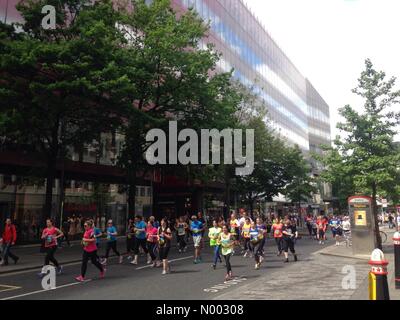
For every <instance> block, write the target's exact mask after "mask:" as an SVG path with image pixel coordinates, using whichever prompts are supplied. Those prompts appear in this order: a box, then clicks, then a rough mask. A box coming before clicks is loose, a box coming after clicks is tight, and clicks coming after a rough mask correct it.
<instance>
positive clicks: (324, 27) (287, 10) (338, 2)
mask: <svg viewBox="0 0 400 320" xmlns="http://www.w3.org/2000/svg"><path fill="white" fill-rule="evenodd" d="M244 2H245V3H246V4H247V6H248V7H249V8H250V9H251V10H252V11H253V13H254V14H255V16H257V17H258V18H259V20H260V21H261V22H262V23H263V24H264V26H265V28H266V29H267V31H268V32H269V33H270V35H271V36H272V38H273V39H274V40H275V41H276V42H277V44H278V45H279V46H280V48H281V49H282V50H283V51H284V52H285V53H286V54H287V56H288V57H289V58H290V60H291V61H292V62H293V63H294V64H295V66H296V67H297V68H298V69H299V70H300V72H301V73H302V74H303V75H304V76H306V77H307V78H308V79H309V80H310V81H311V83H312V84H313V85H314V87H315V88H316V89H317V90H318V92H319V93H320V94H321V96H322V97H323V98H324V100H325V101H326V102H327V103H328V105H329V106H330V113H331V128H332V137H334V136H335V135H336V134H338V133H339V131H338V130H337V129H336V123H337V122H338V121H340V120H341V118H340V116H339V114H338V109H339V108H341V107H343V106H345V105H346V104H350V105H351V106H352V107H354V108H356V109H358V110H360V109H361V107H362V100H360V99H359V98H358V96H356V95H355V94H353V93H352V92H351V89H353V88H355V87H356V86H357V79H358V78H359V76H360V74H361V72H362V71H363V69H364V61H365V59H366V58H370V59H371V61H372V63H373V64H374V66H375V67H376V69H377V70H383V71H385V72H386V74H387V75H388V76H395V77H397V78H400V40H399V31H400V17H399V13H400V1H399V0H244ZM397 88H398V89H400V79H398V81H397ZM397 108H400V105H399V106H397ZM396 140H400V131H399V135H398V136H397V137H396Z"/></svg>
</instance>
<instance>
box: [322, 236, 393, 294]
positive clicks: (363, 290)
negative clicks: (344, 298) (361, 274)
mask: <svg viewBox="0 0 400 320" xmlns="http://www.w3.org/2000/svg"><path fill="white" fill-rule="evenodd" d="M383 231H385V232H386V233H387V235H388V240H387V243H385V244H383V253H384V255H385V259H386V260H388V261H389V265H388V273H389V274H388V285H389V294H390V299H391V300H400V290H396V289H395V282H394V277H395V274H394V249H393V240H392V238H393V234H394V232H395V230H394V229H387V228H385V229H384V230H383ZM318 253H319V254H321V255H324V256H332V257H341V258H349V259H354V260H357V261H360V260H361V261H364V262H365V264H366V265H368V261H369V259H370V255H353V253H352V248H351V247H346V246H345V245H341V246H334V245H333V246H329V247H326V248H324V249H322V250H320V251H318ZM371 253H372V252H371ZM357 286H358V285H357ZM368 299H369V296H368V273H366V274H365V279H364V280H363V281H362V283H361V284H360V285H359V286H358V288H357V290H356V291H355V292H354V294H353V295H352V297H351V300H368Z"/></svg>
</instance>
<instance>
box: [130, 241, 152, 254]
mask: <svg viewBox="0 0 400 320" xmlns="http://www.w3.org/2000/svg"><path fill="white" fill-rule="evenodd" d="M146 242H147V241H146V239H137V238H136V241H135V250H134V253H135V255H138V254H139V247H142V248H143V251H144V253H146V254H147V253H149V250H147V247H146Z"/></svg>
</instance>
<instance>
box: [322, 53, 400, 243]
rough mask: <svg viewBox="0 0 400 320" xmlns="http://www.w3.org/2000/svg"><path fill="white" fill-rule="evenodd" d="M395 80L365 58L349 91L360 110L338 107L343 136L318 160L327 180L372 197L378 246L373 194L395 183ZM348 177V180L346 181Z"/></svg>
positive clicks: (399, 156) (399, 94) (398, 155)
mask: <svg viewBox="0 0 400 320" xmlns="http://www.w3.org/2000/svg"><path fill="white" fill-rule="evenodd" d="M395 81H396V79H395V78H390V79H388V80H387V79H386V74H385V73H384V72H382V71H376V70H375V69H374V67H373V65H372V63H371V61H370V60H366V61H365V70H364V71H363V72H362V73H361V76H360V78H359V80H358V87H357V88H355V89H354V90H353V92H354V93H355V94H357V95H359V96H360V97H361V98H362V99H364V106H363V112H362V113H359V112H357V111H356V110H355V109H353V108H352V107H351V106H349V105H347V106H345V107H344V108H342V109H340V115H341V116H342V117H343V118H344V122H343V123H339V124H338V125H337V127H338V128H339V129H340V130H341V131H342V132H343V136H342V137H340V136H338V137H337V138H336V139H335V141H334V147H333V148H325V152H326V156H325V157H323V158H322V159H321V160H322V161H323V163H324V164H325V166H326V168H327V169H326V171H325V172H324V173H323V177H324V178H325V179H326V180H327V181H330V182H338V181H339V179H342V178H345V180H343V183H346V184H345V185H344V186H345V187H349V186H352V185H354V188H355V191H357V192H367V193H368V194H369V195H371V196H372V198H373V216H374V219H375V231H376V232H375V234H376V244H377V246H381V239H380V235H379V232H377V231H378V230H379V227H378V221H377V214H378V212H377V205H376V199H377V194H378V192H379V190H383V191H384V190H391V191H392V192H393V190H394V188H395V186H396V185H398V170H399V169H398V168H399V163H400V153H399V152H398V150H396V148H395V144H394V136H395V134H396V129H397V128H398V127H397V125H398V124H399V119H400V118H399V117H400V115H399V113H398V112H394V111H393V110H394V108H393V107H394V106H395V105H396V104H398V103H399V97H400V91H396V90H395V89H394V86H395ZM335 175H336V177H335ZM346 177H347V178H346ZM349 177H350V178H351V180H352V181H348V178H349ZM338 187H339V188H340V184H339V185H338ZM350 189H351V188H350ZM342 190H343V189H342ZM347 196H351V194H348V195H347Z"/></svg>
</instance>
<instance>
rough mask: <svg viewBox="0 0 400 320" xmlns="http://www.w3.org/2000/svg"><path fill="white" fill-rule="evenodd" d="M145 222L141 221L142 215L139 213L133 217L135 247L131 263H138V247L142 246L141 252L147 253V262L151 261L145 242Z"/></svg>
mask: <svg viewBox="0 0 400 320" xmlns="http://www.w3.org/2000/svg"><path fill="white" fill-rule="evenodd" d="M146 227H147V225H146V222H144V221H143V217H142V216H140V215H137V216H136V217H135V226H134V231H135V249H134V254H135V257H134V259H133V260H132V262H131V264H134V265H137V264H138V258H139V248H142V250H143V252H144V253H145V254H146V255H147V264H150V263H151V257H150V255H149V251H148V250H147V244H146Z"/></svg>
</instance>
